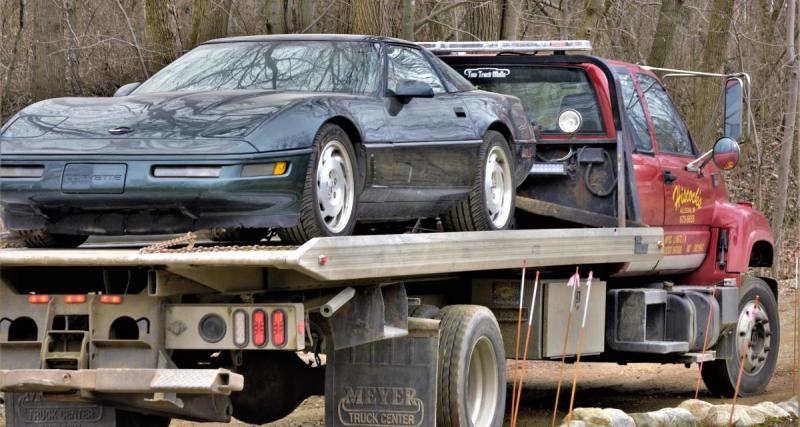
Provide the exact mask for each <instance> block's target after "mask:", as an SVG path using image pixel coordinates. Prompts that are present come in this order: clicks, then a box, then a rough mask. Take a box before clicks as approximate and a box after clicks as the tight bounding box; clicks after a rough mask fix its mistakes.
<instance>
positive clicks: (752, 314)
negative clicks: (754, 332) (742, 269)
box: [728, 295, 761, 427]
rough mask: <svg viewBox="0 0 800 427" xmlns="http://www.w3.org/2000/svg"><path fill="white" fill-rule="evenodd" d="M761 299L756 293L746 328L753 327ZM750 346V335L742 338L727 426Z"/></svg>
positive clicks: (734, 405)
mask: <svg viewBox="0 0 800 427" xmlns="http://www.w3.org/2000/svg"><path fill="white" fill-rule="evenodd" d="M760 300H761V299H760V298H759V296H758V295H756V302H755V304H753V309H752V310H750V313H748V315H747V321H748V326H749V327H748V328H747V329H752V328H753V322H755V321H756V311H757V310H758V304H759V301H760ZM748 348H750V336H749V335H748V336H746V337H745V339H744V345H743V346H742V357H741V358H740V359H739V376H738V377H737V378H736V388H735V389H734V391H733V404H732V405H731V416H730V418H728V426H730V427H732V426H733V414H734V413H735V412H736V399H738V398H739V387H741V386H742V374H743V373H744V361H745V358H746V357H747V349H748Z"/></svg>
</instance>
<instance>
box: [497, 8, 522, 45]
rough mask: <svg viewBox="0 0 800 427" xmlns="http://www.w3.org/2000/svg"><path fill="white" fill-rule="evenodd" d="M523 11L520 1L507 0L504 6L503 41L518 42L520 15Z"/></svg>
mask: <svg viewBox="0 0 800 427" xmlns="http://www.w3.org/2000/svg"><path fill="white" fill-rule="evenodd" d="M520 9H522V3H521V2H520V0H505V4H503V23H502V30H501V32H500V33H501V34H500V35H501V36H502V37H503V40H517V39H518V38H519V13H520Z"/></svg>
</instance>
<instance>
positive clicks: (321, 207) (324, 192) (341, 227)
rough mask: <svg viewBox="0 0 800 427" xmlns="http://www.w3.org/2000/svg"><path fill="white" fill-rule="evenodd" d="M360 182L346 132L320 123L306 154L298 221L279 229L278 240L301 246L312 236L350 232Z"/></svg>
mask: <svg viewBox="0 0 800 427" xmlns="http://www.w3.org/2000/svg"><path fill="white" fill-rule="evenodd" d="M326 171H327V173H326ZM359 184H360V182H359V174H358V165H357V162H356V156H355V151H354V150H353V144H352V143H351V142H350V137H349V136H347V132H345V131H344V130H343V129H342V128H340V127H339V126H336V125H334V124H326V125H323V126H322V127H321V128H320V129H319V131H318V132H317V136H316V137H315V138H314V145H313V147H312V149H311V155H310V156H309V157H308V171H307V172H306V181H305V185H304V187H303V195H302V196H301V199H300V221H299V222H298V223H297V225H295V226H294V227H290V228H285V229H282V230H279V231H278V235H279V236H280V237H281V240H282V241H284V242H286V243H288V244H291V245H300V244H303V243H305V242H307V241H309V240H311V239H313V238H314V237H328V236H349V235H351V234H353V229H354V228H355V226H356V214H357V213H358V197H359V195H360V193H361V191H360V187H361V186H360V185H359ZM326 201H327V203H326ZM326 204H327V205H329V206H325V205H326ZM339 204H341V206H339ZM328 209H330V212H328ZM337 209H338V210H337Z"/></svg>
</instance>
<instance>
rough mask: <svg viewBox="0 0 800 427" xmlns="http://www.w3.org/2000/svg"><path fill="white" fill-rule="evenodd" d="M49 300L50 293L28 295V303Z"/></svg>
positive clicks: (46, 301)
mask: <svg viewBox="0 0 800 427" xmlns="http://www.w3.org/2000/svg"><path fill="white" fill-rule="evenodd" d="M49 302H50V296H49V295H28V304H47V303H49Z"/></svg>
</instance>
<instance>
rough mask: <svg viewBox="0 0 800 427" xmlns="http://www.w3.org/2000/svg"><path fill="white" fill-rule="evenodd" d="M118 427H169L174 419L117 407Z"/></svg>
mask: <svg viewBox="0 0 800 427" xmlns="http://www.w3.org/2000/svg"><path fill="white" fill-rule="evenodd" d="M116 417H117V427H167V426H168V425H169V423H170V422H172V419H170V418H167V417H160V416H158V415H145V414H140V413H138V412H129V411H123V410H120V409H117V414H116Z"/></svg>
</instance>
